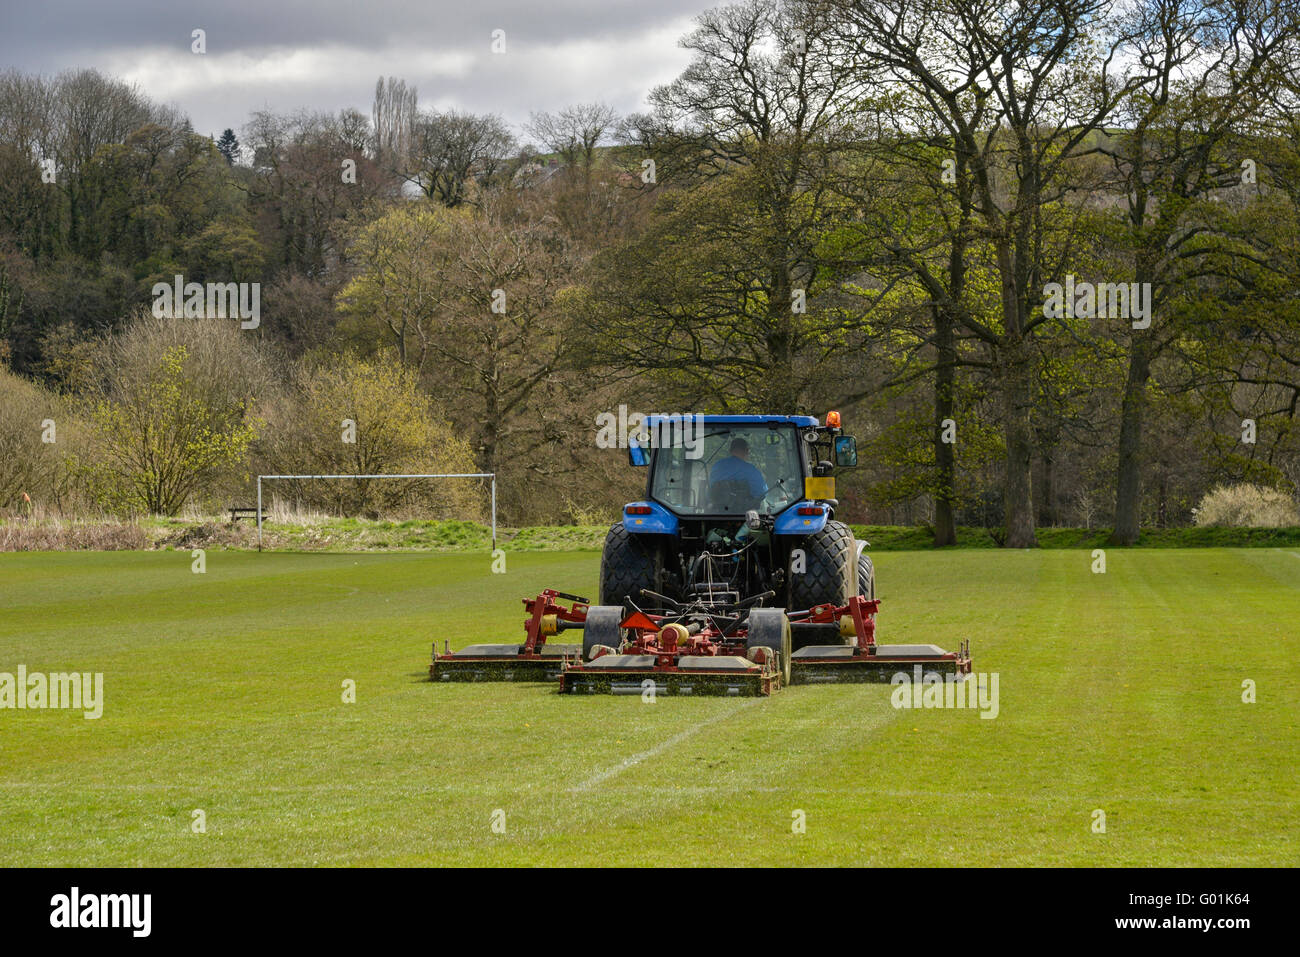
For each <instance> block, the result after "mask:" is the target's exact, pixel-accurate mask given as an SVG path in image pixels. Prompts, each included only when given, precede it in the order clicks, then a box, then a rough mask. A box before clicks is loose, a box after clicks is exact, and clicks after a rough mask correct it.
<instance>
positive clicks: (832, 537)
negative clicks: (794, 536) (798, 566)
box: [790, 521, 858, 611]
mask: <svg viewBox="0 0 1300 957" xmlns="http://www.w3.org/2000/svg"><path fill="white" fill-rule="evenodd" d="M796 547H798V548H802V549H803V553H804V566H805V567H804V570H803V572H802V573H800V572H797V571H795V570H794V562H791V571H790V607H791V608H794V609H796V610H798V611H803V610H804V609H807V608H812V607H813V606H814V605H836V606H841V605H844V604H847V603H848V600H849V599H850V598H851V597H852V596H854V595H856V594H857V593H858V563H857V553H856V551H855V547H856V546H855V544H854V541H853V532H852V530H850V528H849V527H848V526H847V525H845V524H844V523H843V522H836V521H829V522H827V523H826V526H825V527H824V528H823V529H822V530H821V531H820V532H814V533H813V534H812V535H809V536H808V537H807V538H805V539H803V541H801V542H800V543H799V545H798V546H796Z"/></svg>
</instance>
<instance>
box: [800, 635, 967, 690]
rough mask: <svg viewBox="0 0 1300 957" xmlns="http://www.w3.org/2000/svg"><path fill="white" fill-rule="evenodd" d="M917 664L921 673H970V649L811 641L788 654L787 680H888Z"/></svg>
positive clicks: (808, 683)
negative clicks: (822, 643)
mask: <svg viewBox="0 0 1300 957" xmlns="http://www.w3.org/2000/svg"><path fill="white" fill-rule="evenodd" d="M917 666H919V667H920V668H921V672H922V674H937V675H941V676H942V675H956V676H957V679H958V680H961V679H962V678H963V677H964V676H965V675H968V674H970V668H971V662H970V652H969V651H968V650H967V647H966V645H965V643H963V645H962V648H961V650H960V651H956V652H952V651H944V650H943V649H942V648H940V647H939V646H938V645H869V646H867V647H866V648H865V649H864V648H862V647H859V646H856V645H812V646H809V647H807V648H800V649H799V650H798V651H796V652H795V653H794V654H793V655H792V656H791V657H790V683H791V684H792V685H811V684H858V683H866V682H873V681H891V680H893V677H894V675H896V674H898V673H900V672H902V673H903V674H906V675H908V676H909V678H910V677H911V676H912V674H913V673H914V669H915V668H916V667H917Z"/></svg>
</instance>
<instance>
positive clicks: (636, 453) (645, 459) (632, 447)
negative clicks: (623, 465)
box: [627, 436, 650, 468]
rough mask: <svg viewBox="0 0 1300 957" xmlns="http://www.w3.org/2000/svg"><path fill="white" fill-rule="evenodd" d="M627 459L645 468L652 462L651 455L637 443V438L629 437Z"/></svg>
mask: <svg viewBox="0 0 1300 957" xmlns="http://www.w3.org/2000/svg"><path fill="white" fill-rule="evenodd" d="M627 460H628V461H629V462H631V463H632V464H633V465H635V466H636V467H637V468H645V466H647V465H649V464H650V456H649V454H647V452H646V450H645V449H643V448H641V446H640V445H639V444H637V441H636V439H634V438H631V437H630V436H629V437H628V440H627Z"/></svg>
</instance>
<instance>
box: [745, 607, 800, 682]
mask: <svg viewBox="0 0 1300 957" xmlns="http://www.w3.org/2000/svg"><path fill="white" fill-rule="evenodd" d="M790 644H791V642H790V619H789V618H787V617H785V609H784V608H755V609H754V610H753V611H751V612H750V613H749V625H748V627H747V633H746V635H745V651H746V652H753V650H754V649H755V648H763V649H764V650H767V651H774V652H776V655H777V664H779V665H780V666H781V684H782V686H785V685H788V684H789V683H790Z"/></svg>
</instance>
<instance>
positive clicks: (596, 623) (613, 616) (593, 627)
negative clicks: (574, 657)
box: [582, 605, 623, 661]
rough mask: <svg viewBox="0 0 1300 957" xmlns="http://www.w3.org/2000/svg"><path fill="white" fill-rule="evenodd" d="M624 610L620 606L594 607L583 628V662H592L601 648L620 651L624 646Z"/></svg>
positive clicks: (589, 611) (591, 608) (589, 609)
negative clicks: (622, 626) (622, 624)
mask: <svg viewBox="0 0 1300 957" xmlns="http://www.w3.org/2000/svg"><path fill="white" fill-rule="evenodd" d="M622 621H623V609H622V608H621V607H620V606H618V605H592V606H591V607H590V608H588V609H587V620H586V622H585V623H584V624H583V626H582V660H583V661H590V660H591V659H592V658H594V657H595V655H596V650H597V649H598V648H601V647H605V648H609V649H610V650H611V651H618V649H619V647H620V646H621V645H622V644H623V629H622V628H620V627H619V625H620V624H621V623H622Z"/></svg>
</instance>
